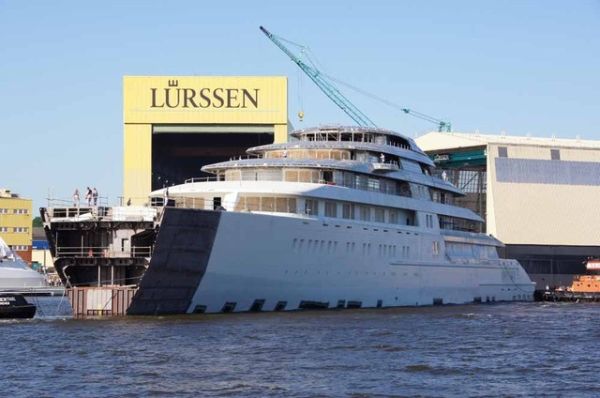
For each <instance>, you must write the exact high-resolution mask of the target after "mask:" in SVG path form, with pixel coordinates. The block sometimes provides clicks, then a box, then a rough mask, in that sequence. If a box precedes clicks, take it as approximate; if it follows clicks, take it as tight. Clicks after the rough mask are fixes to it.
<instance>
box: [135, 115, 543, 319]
mask: <svg viewBox="0 0 600 398" xmlns="http://www.w3.org/2000/svg"><path fill="white" fill-rule="evenodd" d="M247 152H248V154H249V156H248V158H245V159H231V160H230V161H227V162H222V163H217V164H211V165H208V166H205V167H203V169H202V170H203V171H205V172H209V173H212V174H214V178H206V179H191V180H188V181H187V182H186V183H185V184H181V185H176V186H171V187H168V189H161V190H158V191H155V192H153V193H152V194H151V197H152V198H153V200H154V202H156V201H159V202H160V201H162V200H164V199H166V202H165V203H164V204H165V206H167V208H173V207H174V209H173V211H165V212H163V213H162V219H161V220H160V227H159V228H160V231H159V233H158V235H157V240H156V242H155V247H154V253H153V257H152V261H151V263H150V266H149V267H148V269H147V270H146V271H145V275H144V276H143V278H142V279H141V282H140V284H139V292H138V293H137V295H136V297H135V298H134V299H133V302H132V305H131V307H130V308H129V310H128V313H130V314H135V313H149V312H152V308H153V309H154V312H161V308H163V309H164V308H167V307H168V304H166V303H167V302H168V301H169V297H170V296H169V295H170V294H173V295H174V296H177V297H178V299H179V300H180V302H185V303H186V304H185V305H184V307H182V309H180V310H182V311H183V312H187V313H193V312H233V311H235V312H237V311H273V310H275V311H277V310H297V309H303V308H336V307H337V308H360V307H362V308H367V307H393V306H420V305H436V304H450V303H453V304H463V303H473V302H494V301H519V300H521V301H529V300H533V292H534V284H533V283H532V282H531V280H530V279H529V277H528V276H527V274H526V272H525V271H524V270H523V268H522V267H521V266H520V264H519V263H518V262H517V261H515V260H511V259H501V258H499V256H498V252H497V248H498V247H499V246H501V245H502V243H501V242H499V241H498V240H496V239H494V238H493V237H491V236H487V235H485V234H483V233H481V232H480V231H481V224H482V221H483V220H482V219H481V218H480V217H479V216H478V215H476V214H475V213H474V212H472V211H470V210H468V209H465V208H461V207H457V206H455V205H453V198H455V197H456V196H460V195H462V193H461V192H460V191H459V190H458V189H457V188H456V187H455V186H454V185H452V184H451V183H450V182H447V181H446V180H445V178H443V176H439V177H437V176H436V174H437V173H435V170H434V164H433V162H432V161H431V160H430V159H429V158H428V157H427V156H426V155H425V154H424V153H423V152H422V151H421V150H420V149H419V148H418V147H417V145H416V144H415V142H414V141H413V140H412V139H411V138H409V137H407V136H404V135H402V134H399V133H396V132H392V131H389V130H383V129H375V128H363V127H340V126H332V127H318V128H310V129H304V130H298V131H295V132H293V133H291V139H290V141H289V142H288V143H282V144H271V145H264V146H259V147H254V148H250V149H248V151H247ZM176 269H177V270H183V271H185V272H183V271H182V272H183V273H180V274H179V275H180V276H179V277H176V276H174V274H176V272H175V270H176ZM169 270H170V271H169ZM177 278H179V279H178V280H177ZM167 279H169V280H170V281H169V282H166V280H167ZM183 279H185V281H184V280H183ZM186 284H187V286H188V287H187V293H185V295H188V296H189V297H188V300H187V301H185V300H183V301H181V299H182V295H181V294H180V293H181V291H183V290H185V289H183V288H182V287H181V286H183V285H186ZM167 285H168V286H167ZM169 286H171V288H170V290H169ZM176 286H179V287H177V289H179V291H178V292H176V291H175V287H176ZM169 292H171V293H169ZM158 296H160V297H162V298H163V299H164V300H163V301H160V300H158V299H157V297H158ZM161 306H162V307H161ZM165 311H166V312H169V311H168V310H165Z"/></svg>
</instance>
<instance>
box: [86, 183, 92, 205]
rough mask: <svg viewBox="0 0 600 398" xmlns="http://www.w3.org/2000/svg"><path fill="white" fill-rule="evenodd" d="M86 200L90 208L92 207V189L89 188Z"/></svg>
mask: <svg viewBox="0 0 600 398" xmlns="http://www.w3.org/2000/svg"><path fill="white" fill-rule="evenodd" d="M85 200H87V205H88V207H89V206H91V205H92V190H91V189H90V187H87V192H86V194H85Z"/></svg>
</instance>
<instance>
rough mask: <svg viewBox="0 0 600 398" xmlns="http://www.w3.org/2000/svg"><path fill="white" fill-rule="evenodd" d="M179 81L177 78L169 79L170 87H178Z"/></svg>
mask: <svg viewBox="0 0 600 398" xmlns="http://www.w3.org/2000/svg"><path fill="white" fill-rule="evenodd" d="M178 85H179V82H178V81H177V80H169V87H177V86H178Z"/></svg>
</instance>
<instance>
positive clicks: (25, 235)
mask: <svg viewBox="0 0 600 398" xmlns="http://www.w3.org/2000/svg"><path fill="white" fill-rule="evenodd" d="M31 233H32V231H31V199H25V198H21V197H20V196H19V195H18V194H15V193H12V192H11V191H10V190H8V189H3V188H0V238H2V239H3V240H4V242H6V244H7V245H8V246H9V247H10V248H11V249H12V250H14V251H15V252H16V253H17V254H18V255H19V256H21V258H23V260H25V261H27V262H30V261H31Z"/></svg>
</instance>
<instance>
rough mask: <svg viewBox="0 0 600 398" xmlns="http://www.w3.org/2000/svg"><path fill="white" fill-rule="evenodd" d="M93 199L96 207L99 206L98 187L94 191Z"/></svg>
mask: <svg viewBox="0 0 600 398" xmlns="http://www.w3.org/2000/svg"><path fill="white" fill-rule="evenodd" d="M92 199H93V200H94V206H98V190H97V189H96V187H94V189H92Z"/></svg>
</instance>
